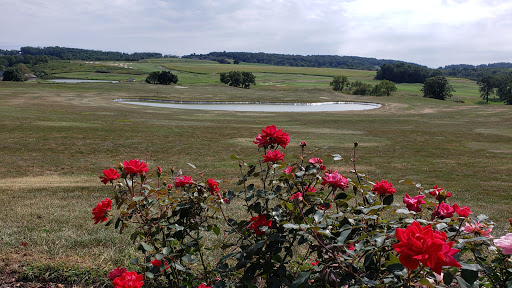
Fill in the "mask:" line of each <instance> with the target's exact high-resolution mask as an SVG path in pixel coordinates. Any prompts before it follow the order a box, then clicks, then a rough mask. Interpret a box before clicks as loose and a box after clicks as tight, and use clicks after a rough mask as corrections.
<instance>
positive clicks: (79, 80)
mask: <svg viewBox="0 0 512 288" xmlns="http://www.w3.org/2000/svg"><path fill="white" fill-rule="evenodd" d="M48 81H52V82H57V83H119V81H109V80H88V79H51V80H48Z"/></svg>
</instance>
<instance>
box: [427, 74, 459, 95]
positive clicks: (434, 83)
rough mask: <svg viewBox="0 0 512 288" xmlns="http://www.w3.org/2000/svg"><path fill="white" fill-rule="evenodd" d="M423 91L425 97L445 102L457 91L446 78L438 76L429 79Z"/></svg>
mask: <svg viewBox="0 0 512 288" xmlns="http://www.w3.org/2000/svg"><path fill="white" fill-rule="evenodd" d="M421 91H422V92H423V97H427V98H434V99H439V100H445V99H446V98H449V97H452V96H453V95H452V92H455V89H453V87H452V85H450V84H449V83H448V80H447V79H446V77H444V76H436V77H431V78H427V79H426V80H425V83H424V84H423V88H421Z"/></svg>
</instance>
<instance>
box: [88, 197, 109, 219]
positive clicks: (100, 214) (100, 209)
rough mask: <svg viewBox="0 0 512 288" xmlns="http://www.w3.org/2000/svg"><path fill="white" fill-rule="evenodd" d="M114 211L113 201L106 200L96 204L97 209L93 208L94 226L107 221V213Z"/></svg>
mask: <svg viewBox="0 0 512 288" xmlns="http://www.w3.org/2000/svg"><path fill="white" fill-rule="evenodd" d="M110 210H112V200H110V199H108V198H105V200H103V201H101V202H100V203H98V204H96V207H94V208H92V215H94V217H92V219H94V220H95V221H94V224H98V223H99V222H105V221H107V212H108V211H110Z"/></svg>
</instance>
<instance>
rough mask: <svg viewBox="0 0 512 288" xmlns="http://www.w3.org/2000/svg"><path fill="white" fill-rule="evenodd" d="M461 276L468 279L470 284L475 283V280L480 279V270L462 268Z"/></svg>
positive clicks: (465, 279)
mask: <svg viewBox="0 0 512 288" xmlns="http://www.w3.org/2000/svg"><path fill="white" fill-rule="evenodd" d="M460 276H461V277H462V279H464V281H466V282H467V283H468V284H469V285H473V283H475V281H476V280H477V279H478V271H475V270H468V269H462V270H461V271H460Z"/></svg>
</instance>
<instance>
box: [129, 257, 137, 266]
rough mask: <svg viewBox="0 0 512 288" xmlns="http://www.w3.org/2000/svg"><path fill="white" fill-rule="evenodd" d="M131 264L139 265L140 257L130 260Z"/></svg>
mask: <svg viewBox="0 0 512 288" xmlns="http://www.w3.org/2000/svg"><path fill="white" fill-rule="evenodd" d="M130 264H133V265H138V264H139V257H135V258H133V259H131V260H130Z"/></svg>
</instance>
